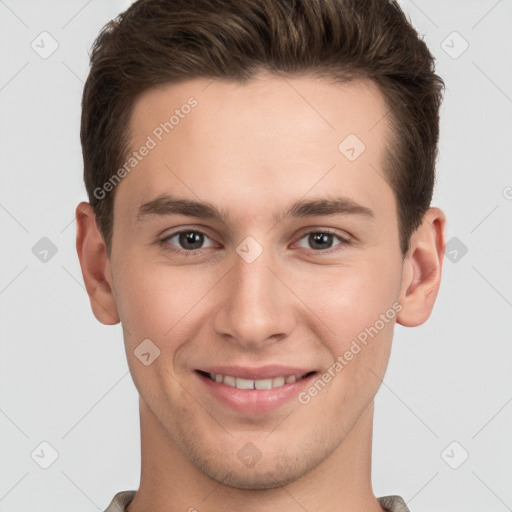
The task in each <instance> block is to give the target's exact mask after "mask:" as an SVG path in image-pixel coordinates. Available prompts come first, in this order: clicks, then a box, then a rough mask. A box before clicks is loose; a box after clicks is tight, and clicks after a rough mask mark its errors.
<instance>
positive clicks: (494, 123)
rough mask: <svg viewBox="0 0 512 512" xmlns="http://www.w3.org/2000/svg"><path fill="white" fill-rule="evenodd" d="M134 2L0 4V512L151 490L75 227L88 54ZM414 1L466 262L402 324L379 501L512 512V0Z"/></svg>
mask: <svg viewBox="0 0 512 512" xmlns="http://www.w3.org/2000/svg"><path fill="white" fill-rule="evenodd" d="M129 3H130V2H129V1H128V0H117V1H109V2H106V1H103V2H102V1H100V0H89V1H88V2H87V1H83V0H73V1H69V0H68V1H53V2H41V1H35V0H32V1H29V0H17V1H16V0H0V169H1V186H0V232H1V234H2V238H1V241H2V242H1V243H2V248H3V250H2V251H1V253H0V254H1V265H0V315H1V316H0V333H1V343H2V347H1V357H0V365H1V368H0V383H1V404H0V428H1V436H2V444H1V447H2V452H1V457H0V510H1V511H7V510H8V511H10V512H18V511H23V512H26V511H28V510H38V511H41V512H45V511H50V510H51V511H52V512H60V511H62V512H64V511H67V510H83V511H96V510H101V511H102V510H104V509H105V508H106V506H107V505H108V503H109V502H110V500H111V499H112V497H113V495H114V494H115V492H117V491H120V490H125V489H137V487H138V482H139V471H140V455H139V424H138V395H137V392H136V390H135V387H134V385H133V383H132V381H131V377H130V375H129V373H128V366H127V364H126V356H125V353H124V346H123V341H122V334H121V328H120V326H119V325H117V326H113V327H107V326H103V325H101V324H99V323H98V322H97V321H96V320H95V318H94V316H93V315H92V312H91V310H90V306H89V300H88V297H87V294H86V292H85V289H84V286H83V281H82V276H81V271H80V267H79V263H78V259H77V256H76V251H75V223H74V209H75V206H76V205H77V203H78V202H79V201H81V200H85V199H86V195H85V191H84V188H83V185H82V160H81V149H80V143H79V115H80V100H81V93H82V87H83V82H84V80H85V78H86V76H87V72H88V50H89V48H90V46H91V44H92V42H93V40H94V38H95V36H96V35H97V33H98V31H99V29H100V28H101V27H102V26H103V25H104V23H106V22H107V21H108V20H109V19H111V18H112V17H114V16H116V15H117V14H118V13H119V12H120V11H122V10H124V9H125V8H126V7H127V6H128V5H129ZM401 4H402V5H403V7H404V9H405V10H406V12H407V13H408V15H409V16H410V17H411V19H412V21H413V23H414V25H415V26H416V27H417V29H418V31H419V32H420V33H421V34H424V36H425V40H426V41H427V44H428V45H429V47H430V48H431V50H432V51H433V53H434V54H435V55H436V58H437V71H438V73H439V74H440V75H441V76H442V77H443V78H444V79H445V82H446V85H447V91H446V95H445V102H444V104H443V108H442V114H441V115H442V126H441V144H440V158H439V164H438V185H437V189H436V193H435V199H434V203H433V204H434V205H436V206H440V207H441V208H443V209H444V211H445V213H446V214H447V217H448V225H447V239H448V240H450V239H453V238H454V237H456V239H453V240H451V242H450V244H452V245H450V246H449V252H450V256H451V259H454V260H455V261H452V260H451V259H449V258H448V257H446V258H445V263H444V275H443V283H442V285H441V289H440V292H439V296H438V300H437V303H436V306H435V308H434V311H433V314H432V316H431V318H430V319H429V321H428V322H427V323H426V324H425V325H423V326H421V327H417V328H405V327H402V326H397V328H396V331H395V333H396V334H395V342H394V347H393V352H392V356H391V361H390V364H389V368H388V371H387V374H386V377H385V380H384V383H383V385H382V388H381V390H380V391H379V393H378V396H377V400H376V418H375V435H374V467H373V482H374V490H375V493H376V495H377V496H381V495H386V494H400V495H402V496H403V497H404V499H405V500H406V502H407V503H408V505H409V507H410V508H411V510H412V511H413V512H423V511H434V510H435V511H436V512H444V511H451V512H453V511H463V510H464V511H465V512H476V511H488V510H495V511H506V510H512V485H511V481H512V440H511V432H512V429H511V426H512V383H511V381H512V343H511V341H512V336H511V334H512V325H511V313H512V272H511V270H510V268H511V261H512V171H511V164H510V159H511V155H510V148H511V147H512V124H511V120H512V66H511V57H512V36H511V32H510V27H511V26H512V0H500V1H496V0H478V1H477V0H472V1H468V0H449V1H447V0H435V1H433V0H415V1H412V0H403V1H402V2H401ZM43 31H47V32H48V33H49V34H51V37H52V38H54V39H55V40H56V41H57V42H58V45H59V46H58V49H57V50H56V51H55V52H54V53H53V54H52V55H51V56H49V57H48V58H46V59H43V58H41V57H40V55H39V54H38V53H36V51H34V50H33V49H32V48H31V43H32V41H34V40H35V41H36V43H37V44H39V45H40V47H42V46H43V45H44V48H45V49H46V51H47V50H48V49H50V48H51V46H50V45H51V41H50V40H49V39H45V41H44V42H43V43H41V37H47V36H39V34H40V33H41V32H43ZM454 31H456V32H457V33H458V34H459V35H457V34H455V35H454V34H453V32H454ZM462 38H463V39H462ZM464 40H465V41H467V43H468V44H469V47H468V49H467V50H466V51H465V52H464V53H462V54H461V55H459V53H460V52H461V51H462V50H463V49H464ZM443 41H444V42H443ZM40 51H42V48H41V50H40ZM455 57H456V58H455ZM507 187H508V188H507ZM43 237H47V238H48V239H50V240H51V242H52V243H53V244H54V245H55V246H56V249H57V253H56V254H55V255H53V256H52V255H51V252H50V253H49V254H48V256H47V260H48V261H47V262H42V261H40V259H39V258H38V257H36V255H35V254H34V253H33V252H32V248H33V247H34V246H35V245H36V244H37V243H38V242H39V241H40V239H41V238H43ZM464 247H466V248H467V253H466V254H464V250H461V248H462V249H463V248H464ZM454 251H455V252H454ZM36 252H37V251H36ZM44 441H45V442H47V443H49V444H50V445H51V446H52V447H53V448H54V449H55V450H56V451H57V452H58V454H59V456H58V458H57V459H56V460H55V462H54V463H53V464H52V465H51V466H50V467H49V468H48V469H43V468H42V467H40V464H43V465H44V464H45V463H49V462H51V449H50V448H48V447H47V446H45V445H43V446H40V444H41V443H42V442H44ZM453 441H456V443H457V444H455V445H453V444H452V445H451V446H449V445H450V444H451V443H452V442H453ZM447 447H448V449H446V448H447ZM466 451H467V453H468V454H469V458H468V459H467V460H466V461H465V462H464V463H463V464H462V465H460V467H458V469H452V467H450V465H449V464H451V465H452V466H457V465H459V464H460V462H461V461H462V460H463V457H464V455H465V452H466ZM31 453H32V454H33V456H31ZM36 461H37V462H36ZM340 485H343V482H340ZM309 512H315V511H309Z"/></svg>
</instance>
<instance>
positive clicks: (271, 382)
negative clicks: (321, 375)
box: [209, 373, 303, 389]
mask: <svg viewBox="0 0 512 512" xmlns="http://www.w3.org/2000/svg"><path fill="white" fill-rule="evenodd" d="M209 375H210V379H212V380H214V381H215V382H218V383H224V384H226V386H230V387H232V388H235V387H236V388H238V389H272V388H279V387H281V386H284V385H285V384H292V383H294V382H296V381H297V380H299V379H301V378H302V377H303V375H288V376H287V377H274V378H273V379H259V380H252V379H243V378H242V377H233V376H231V375H221V374H220V373H217V374H215V373H210V374H209Z"/></svg>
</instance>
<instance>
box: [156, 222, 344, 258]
mask: <svg viewBox="0 0 512 512" xmlns="http://www.w3.org/2000/svg"><path fill="white" fill-rule="evenodd" d="M182 233H199V234H201V235H204V236H205V237H207V238H210V237H209V236H208V234H207V233H205V232H204V231H201V230H200V229H182V230H181V231H176V232H174V233H171V234H170V235H168V236H166V237H165V238H163V239H162V240H160V243H161V245H162V246H163V248H164V250H166V251H170V252H172V253H175V254H178V255H180V256H185V257H187V256H196V255H197V254H198V253H200V252H201V250H202V249H196V250H193V251H186V250H184V249H180V248H171V247H170V244H169V243H168V242H169V240H170V239H171V238H174V237H175V236H177V235H180V234H182ZM312 234H326V235H333V236H334V237H336V238H337V239H338V240H339V241H340V243H339V244H338V245H336V246H334V247H331V248H329V249H327V250H325V251H323V250H315V249H310V250H309V251H308V252H312V253H314V254H321V255H323V254H330V253H332V252H336V251H339V250H342V249H343V247H341V248H340V246H347V245H349V244H350V243H351V241H350V240H348V239H346V238H343V237H342V236H341V235H339V234H337V233H336V232H334V231H332V230H331V229H328V228H325V229H318V230H313V231H308V232H307V233H305V234H304V235H303V236H301V237H300V238H299V239H298V240H297V241H300V240H302V239H303V238H305V237H307V236H308V235H312Z"/></svg>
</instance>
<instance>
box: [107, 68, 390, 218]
mask: <svg viewBox="0 0 512 512" xmlns="http://www.w3.org/2000/svg"><path fill="white" fill-rule="evenodd" d="M386 114H387V106H386V104H385V101H384V98H383V96H382V94H381V92H380V91H379V89H378V87H377V86H376V85H375V84H374V83H373V82H370V81H358V82H352V83H347V84H339V83H338V84H336V83H334V82H332V81H328V80H326V79H322V78H317V77H307V76H304V77H295V78H283V77H278V76H275V75H261V76H258V77H257V78H255V79H253V80H251V81H249V82H246V83H243V84H242V83H239V82H232V81H226V80H217V79H216V80H206V79H201V80H191V81H187V82H181V83H178V84H166V85H163V86H159V87H157V88H153V89H150V90H148V91H146V92H145V93H144V94H142V95H141V96H140V97H139V98H138V99H137V101H136V102H135V104H134V109H133V113H132V116H131V119H130V134H131V138H130V143H131V147H132V150H134V151H136V152H138V150H139V149H140V148H142V147H143V146H147V147H149V146H151V149H150V150H149V151H145V156H143V157H141V156H140V151H139V155H138V157H137V158H138V161H137V163H136V165H135V166H133V168H132V170H130V172H129V173H127V176H126V178H124V179H123V181H122V183H121V184H120V185H119V186H118V190H117V192H116V195H117V194H119V195H121V196H123V197H124V199H126V200H127V201H128V200H129V201H128V203H129V204H130V205H131V207H132V209H135V208H136V207H137V206H138V205H140V204H141V203H142V202H144V201H147V200H150V199H152V198H154V197H156V196H158V195H161V194H162V193H172V194H174V195H175V194H176V192H177V191H180V192H181V193H182V194H181V195H185V196H187V197H189V198H194V199H198V198H203V199H208V200H209V201H210V202H213V203H215V201H216V200H218V201H219V202H222V203H223V206H224V205H225V203H226V202H229V207H233V208H236V207H237V206H238V207H240V208H241V213H242V214H243V212H245V213H246V214H247V215H249V214H250V213H251V212H252V213H254V214H255V213H257V204H256V203H257V199H259V200H260V202H262V201H264V200H268V201H270V202H273V201H274V202H275V201H279V202H280V203H283V202H287V200H286V197H287V196H289V198H290V200H291V199H292V198H293V199H298V198H300V197H302V196H304V195H306V194H307V193H308V191H311V192H312V193H314V194H315V195H319V194H320V195H321V194H322V193H327V192H329V193H330V192H331V191H332V190H333V189H335V190H336V192H337V193H342V194H343V195H347V196H351V197H352V198H354V199H357V197H358V196H359V199H363V196H364V197H366V200H367V201H370V202H375V201H379V200H380V199H382V198H383V196H382V189H387V190H385V192H384V196H386V195H387V196H389V194H390V192H391V191H390V189H389V186H388V184H387V183H386V181H385V180H384V171H383V155H384V149H385V147H386V145H387V144H388V143H389V136H390V132H389V127H388V124H387V116H386ZM384 198H385V197H384ZM388 199H389V197H388ZM391 199H392V198H391ZM116 202H117V199H116ZM363 202H364V201H363ZM253 203H254V204H253ZM267 207H268V204H267ZM132 213H133V211H132Z"/></svg>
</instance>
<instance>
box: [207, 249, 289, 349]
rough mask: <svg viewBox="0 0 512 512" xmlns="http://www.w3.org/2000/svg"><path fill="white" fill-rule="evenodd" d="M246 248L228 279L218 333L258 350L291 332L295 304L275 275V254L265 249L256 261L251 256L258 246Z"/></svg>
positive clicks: (240, 251)
mask: <svg viewBox="0 0 512 512" xmlns="http://www.w3.org/2000/svg"><path fill="white" fill-rule="evenodd" d="M249 244H250V242H249ZM243 249H244V246H243V244H240V246H239V247H238V248H237V254H235V255H234V258H233V268H232V270H231V272H229V274H228V275H227V276H226V281H225V285H224V286H225V294H224V300H223V301H222V302H221V303H220V304H219V309H218V310H217V311H216V317H215V330H216V331H217V333H219V334H221V335H224V336H228V337H230V338H232V339H235V340H236V341H238V343H239V344H241V345H243V346H245V347H256V346H259V345H260V344H261V343H263V342H265V341H269V339H270V338H271V339H270V341H272V340H273V341H275V340H277V339H280V338H282V337H283V336H284V335H287V334H288V333H289V332H290V330H291V329H292V327H293V312H292V304H291V297H288V298H287V295H286V293H287V290H286V289H285V287H284V285H283V284H282V283H281V282H280V281H279V279H278V278H277V277H276V275H275V273H277V272H276V269H275V264H273V258H272V254H271V252H270V251H269V250H263V251H261V253H260V254H259V255H258V256H257V257H256V258H255V259H252V257H253V256H254V253H253V254H252V257H247V254H250V253H251V251H254V247H252V248H251V247H250V245H249V248H248V250H246V252H244V251H243ZM245 249H247V247H245ZM288 293H289V292H288Z"/></svg>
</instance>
